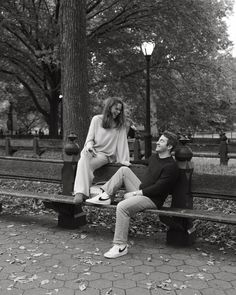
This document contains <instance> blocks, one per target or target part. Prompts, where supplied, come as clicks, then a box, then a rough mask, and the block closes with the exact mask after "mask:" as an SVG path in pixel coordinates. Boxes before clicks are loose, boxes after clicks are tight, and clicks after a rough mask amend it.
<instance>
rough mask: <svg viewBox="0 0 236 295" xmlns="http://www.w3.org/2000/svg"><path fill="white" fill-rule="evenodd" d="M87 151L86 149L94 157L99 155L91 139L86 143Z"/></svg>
mask: <svg viewBox="0 0 236 295" xmlns="http://www.w3.org/2000/svg"><path fill="white" fill-rule="evenodd" d="M85 151H86V153H90V154H91V155H92V157H96V156H97V152H96V150H95V148H94V147H93V143H92V142H91V141H89V142H88V143H87V144H86V146H85Z"/></svg>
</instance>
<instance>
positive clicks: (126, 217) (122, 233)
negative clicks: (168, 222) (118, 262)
mask: <svg viewBox="0 0 236 295" xmlns="http://www.w3.org/2000/svg"><path fill="white" fill-rule="evenodd" d="M154 208H156V205H155V204H154V203H153V201H152V200H151V199H149V198H148V197H145V196H132V197H129V198H128V199H125V200H124V201H121V202H120V203H119V204H118V205H117V207H116V225H115V234H114V239H113V243H114V246H113V247H112V248H111V249H110V250H109V251H108V252H107V253H105V254H104V256H105V257H106V258H116V257H119V256H122V255H125V254H127V253H128V249H127V242H128V232H129V223H130V217H132V216H134V215H135V214H136V213H137V212H140V211H143V210H145V209H154Z"/></svg>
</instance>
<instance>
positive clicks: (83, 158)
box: [74, 97, 130, 203]
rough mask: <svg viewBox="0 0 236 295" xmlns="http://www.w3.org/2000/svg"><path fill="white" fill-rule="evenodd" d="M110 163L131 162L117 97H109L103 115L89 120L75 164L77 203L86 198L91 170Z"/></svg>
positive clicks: (90, 182) (121, 105)
mask: <svg viewBox="0 0 236 295" xmlns="http://www.w3.org/2000/svg"><path fill="white" fill-rule="evenodd" d="M112 162H117V163H121V164H123V165H126V166H129V165H130V163H129V147H128V141H127V133H126V122H125V115H124V103H123V102H122V100H121V99H120V98H118V97H111V98H109V99H108V100H107V103H106V105H105V108H104V111H103V114H102V115H96V116H94V117H93V118H92V121H91V123H90V127H89V131H88V135H87V138H86V141H85V145H84V148H83V150H82V151H81V155H80V160H79V161H78V165H77V171H76V177H75V183H74V195H75V202H76V203H81V202H82V201H83V200H85V199H87V198H88V197H89V189H90V186H91V184H92V181H93V178H94V175H93V172H94V170H96V169H98V168H99V167H101V166H103V165H105V164H107V163H112Z"/></svg>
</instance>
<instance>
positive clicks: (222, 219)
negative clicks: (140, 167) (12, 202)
mask: <svg viewBox="0 0 236 295" xmlns="http://www.w3.org/2000/svg"><path fill="white" fill-rule="evenodd" d="M0 196H2V197H15V198H29V199H38V200H41V201H44V202H51V203H53V202H58V203H64V204H73V205H74V204H75V202H74V197H73V196H66V195H60V194H48V193H38V192H29V191H23V190H22V191H15V190H5V189H4V190H3V189H0ZM83 206H89V207H90V206H93V207H98V208H104V209H105V208H107V209H115V208H116V205H100V204H91V203H86V202H85V203H83ZM145 212H149V213H156V214H160V215H165V216H174V217H181V218H190V219H199V220H208V221H212V222H219V223H226V224H236V214H224V213H222V212H219V211H207V210H196V209H181V208H168V207H163V208H162V209H161V210H159V209H148V210H145Z"/></svg>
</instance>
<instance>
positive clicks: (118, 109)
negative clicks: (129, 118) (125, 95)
mask: <svg viewBox="0 0 236 295" xmlns="http://www.w3.org/2000/svg"><path fill="white" fill-rule="evenodd" d="M121 112H122V104H121V103H116V104H114V105H113V106H112V107H111V115H112V118H113V119H116V118H117V117H118V116H119V114H120V113H121Z"/></svg>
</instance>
